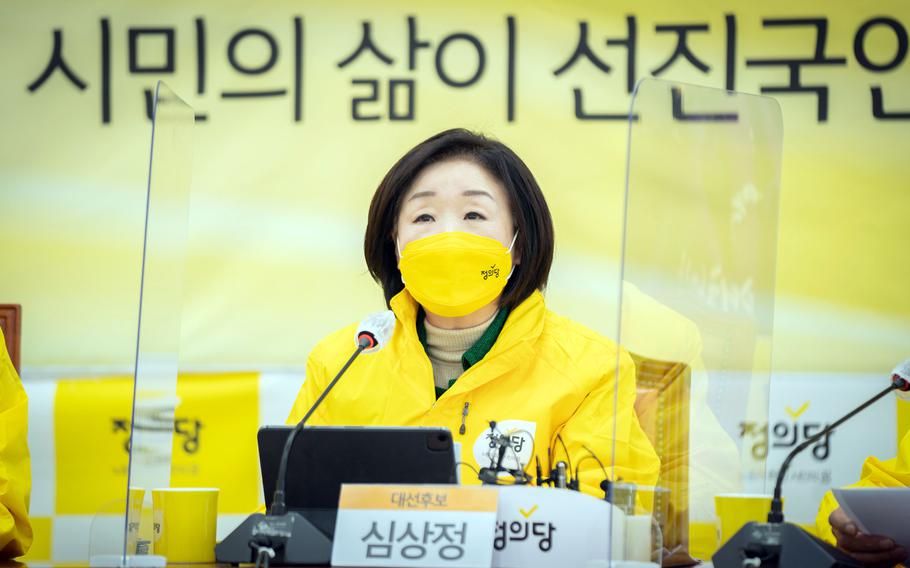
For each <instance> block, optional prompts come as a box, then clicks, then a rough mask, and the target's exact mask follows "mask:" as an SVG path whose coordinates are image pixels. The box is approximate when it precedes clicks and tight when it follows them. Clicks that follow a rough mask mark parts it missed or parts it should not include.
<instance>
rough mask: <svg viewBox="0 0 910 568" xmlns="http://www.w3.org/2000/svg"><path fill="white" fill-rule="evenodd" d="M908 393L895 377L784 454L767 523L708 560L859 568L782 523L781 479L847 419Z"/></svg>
mask: <svg viewBox="0 0 910 568" xmlns="http://www.w3.org/2000/svg"><path fill="white" fill-rule="evenodd" d="M895 390H902V391H907V390H910V382H908V381H907V380H906V379H904V378H903V377H901V376H899V375H897V374H895V375H893V376H892V377H891V384H890V385H889V386H888V388H886V389H884V390H883V391H881V392H880V393H878V394H876V395H875V396H873V397H872V398H870V399H869V400H867V401H866V402H864V403H862V404H861V405H859V406H858V407H856V408H855V409H853V410H852V411H850V412H849V413H847V414H846V415H845V416H844V417H842V418H840V419H839V420H837V421H836V422H834V423H832V424H830V425H828V427H827V428H824V429H823V430H822V431H821V432H818V433H817V434H815V435H814V436H811V437H810V438H808V439H806V440H805V441H804V442H803V443H801V444H799V445H798V446H796V447H795V448H793V450H792V451H791V452H790V453H789V454H788V455H787V457H786V459H784V461H783V463H782V464H781V467H780V472H778V474H777V482H776V483H775V484H774V496H773V498H772V499H771V510H770V511H769V512H768V522H766V523H755V522H751V523H746V524H745V525H744V526H743V527H742V528H741V529H740V530H739V531H737V533H736V534H734V535H733V536H732V537H730V540H728V541H727V542H726V543H724V544H723V546H721V547H720V549H718V551H717V552H716V553H714V556H713V557H712V558H711V560H712V562H713V563H714V566H715V567H716V568H742V567H743V566H754V567H761V566H765V567H775V568H802V567H812V568H814V567H819V568H862V566H863V564H862V563H860V562H858V561H857V560H854V559H853V557H851V556H850V555H848V554H847V553H845V552H843V551H841V550H838V549H837V548H835V547H833V546H831V545H830V544H828V543H827V542H824V541H823V540H821V539H819V538H816V537H814V536H812V535H810V534H809V533H807V532H806V531H804V530H803V529H801V528H800V527H799V526H797V525H795V524H793V523H787V522H784V513H783V500H782V499H781V487H782V485H783V483H784V476H785V475H786V473H787V470H788V469H789V467H790V462H792V461H793V458H795V457H796V456H797V455H799V453H800V452H802V451H804V450H805V449H806V448H808V447H809V446H811V445H812V444H814V443H815V442H817V441H819V440H820V439H822V438H823V437H824V436H826V435H828V434H830V433H831V432H833V431H834V429H835V428H837V427H838V426H840V425H841V424H843V423H844V422H846V421H847V420H850V419H851V418H853V417H854V416H856V415H857V414H859V413H860V412H862V411H863V410H865V409H866V408H868V407H869V406H870V405H872V404H873V403H875V402H877V401H878V400H880V399H881V398H882V397H884V396H886V395H888V394H889V393H891V391H895Z"/></svg>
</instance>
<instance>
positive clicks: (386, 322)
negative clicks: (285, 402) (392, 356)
mask: <svg viewBox="0 0 910 568" xmlns="http://www.w3.org/2000/svg"><path fill="white" fill-rule="evenodd" d="M394 331H395V314H393V313H392V311H391V310H386V311H384V312H377V313H375V314H370V315H368V316H367V317H366V318H364V319H363V321H361V322H360V325H358V326H357V333H355V334H354V343H355V345H356V346H357V348H356V349H355V350H354V353H353V354H352V355H351V356H350V358H348V360H347V362H346V363H345V364H344V366H343V367H341V370H340V371H338V374H337V375H335V378H334V379H332V382H330V383H329V384H328V386H327V387H325V389H324V390H323V391H322V394H320V395H319V398H317V399H316V402H314V403H313V406H311V407H310V409H309V410H308V411H307V413H306V414H305V415H304V416H303V418H302V419H301V420H300V422H298V423H297V426H295V427H294V429H293V430H291V433H290V435H289V436H288V439H287V441H286V442H285V444H284V450H283V451H282V452H281V461H280V462H279V465H278V481H277V483H276V487H275V493H274V495H273V496H272V507H271V508H270V509H269V514H270V515H284V514H285V513H287V506H286V505H285V494H284V488H285V485H287V468H288V459H290V456H291V448H293V446H294V440H296V439H297V435H298V434H300V432H301V431H302V430H303V426H304V425H305V424H306V422H307V420H309V419H310V416H312V415H313V413H314V412H316V409H317V408H319V405H320V404H322V401H323V400H325V397H326V396H328V394H329V392H331V390H332V388H333V387H334V386H335V385H336V384H337V383H338V380H339V379H341V376H342V375H344V373H345V371H347V370H348V367H350V366H351V363H353V362H354V359H356V358H357V357H358V356H359V355H360V354H361V353H375V352H376V351H379V350H380V349H382V348H383V347H385V344H386V342H388V340H389V339H391V338H392V333H393V332H394Z"/></svg>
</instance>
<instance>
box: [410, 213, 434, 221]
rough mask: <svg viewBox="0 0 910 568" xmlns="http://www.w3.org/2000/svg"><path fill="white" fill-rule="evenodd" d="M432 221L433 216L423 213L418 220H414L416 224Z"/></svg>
mask: <svg viewBox="0 0 910 568" xmlns="http://www.w3.org/2000/svg"><path fill="white" fill-rule="evenodd" d="M432 220H433V216H432V215H430V214H429V213H423V214H421V215H418V216H417V218H416V219H414V222H415V223H429V222H430V221H432Z"/></svg>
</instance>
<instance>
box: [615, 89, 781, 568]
mask: <svg viewBox="0 0 910 568" xmlns="http://www.w3.org/2000/svg"><path fill="white" fill-rule="evenodd" d="M781 144H782V125H781V114H780V109H779V107H778V105H777V102H776V101H775V100H774V99H770V98H766V97H759V96H753V95H746V94H742V93H734V92H729V91H723V90H717V89H711V88H705V87H699V86H694V85H685V84H677V83H669V82H665V81H659V80H655V79H646V80H643V81H641V82H640V83H639V84H638V86H637V88H636V90H635V93H634V95H633V102H632V106H631V113H630V124H629V149H628V152H629V154H628V166H627V168H628V169H627V176H628V177H627V182H626V183H627V186H626V215H625V229H624V240H623V256H622V286H621V292H620V306H621V317H620V318H619V329H618V334H617V337H618V338H619V343H620V345H621V346H622V348H623V350H622V353H623V355H621V356H620V357H619V358H618V363H617V365H618V367H617V376H619V377H620V380H619V381H617V383H616V384H617V390H616V398H615V400H616V404H617V405H618V406H617V408H618V411H617V412H616V413H615V416H616V424H615V426H614V428H615V430H614V431H615V432H617V434H616V437H615V440H616V442H615V444H616V446H615V451H614V461H613V464H612V467H613V475H612V476H611V477H612V478H613V479H614V480H615V481H616V482H617V483H616V486H615V488H614V492H615V493H616V497H617V499H616V500H615V501H614V502H621V501H622V499H623V498H625V499H626V500H627V501H629V502H631V503H634V504H633V505H630V506H629V507H628V508H629V511H628V513H629V514H630V515H634V516H636V517H639V519H638V520H637V521H634V522H639V523H641V522H646V521H647V518H646V517H647V516H650V517H651V519H650V522H651V524H652V527H653V530H652V534H653V538H652V555H651V556H652V558H651V560H652V561H662V562H663V563H664V564H665V565H675V564H677V563H678V562H680V561H685V560H686V559H687V557H688V556H692V557H700V558H702V559H706V558H707V557H708V556H709V555H710V554H711V553H712V552H713V548H714V547H715V546H716V544H717V543H716V540H715V538H716V537H715V534H716V532H715V521H716V519H715V512H714V511H715V505H714V497H715V496H716V495H719V494H729V493H764V492H765V491H766V489H765V487H764V468H765V457H766V455H767V438H766V433H765V432H764V431H763V428H764V425H765V424H766V423H767V412H768V396H769V385H770V382H769V381H770V364H771V352H770V347H771V334H772V316H773V308H774V274H775V262H776V253H777V220H778V195H779V184H780V157H781ZM625 353H628V355H629V356H630V357H628V356H626V355H625ZM630 358H631V360H630ZM632 362H634V364H635V365H634V371H633V366H632V364H631V363H632ZM633 373H634V376H635V378H636V385H637V388H636V392H635V393H634V395H633V393H632V389H631V388H630V387H629V384H628V380H630V379H631V378H632V376H633ZM633 402H634V414H633V413H632V410H631V409H630V408H629V406H630V405H631V404H632V403H633ZM633 416H634V417H635V418H637V421H638V425H635V424H634V421H632V420H630V418H631V417H633ZM638 426H640V427H641V428H642V429H643V430H644V433H645V434H646V436H647V439H648V440H649V441H650V445H651V447H652V448H653V451H654V453H656V454H657V457H659V459H660V462H659V467H658V465H657V462H656V461H655V460H654V459H653V454H651V456H650V457H649V455H648V454H649V452H650V448H644V449H642V448H641V447H635V446H634V445H633V446H630V444H629V443H627V442H628V440H629V439H634V432H632V431H633V430H634V429H635V428H637V427H638ZM630 432H632V433H630ZM629 495H634V497H631V498H630V497H629ZM633 508H634V511H632V510H631V509H633ZM629 521H630V519H627V522H629ZM633 524H634V523H633ZM627 526H631V524H630V525H627Z"/></svg>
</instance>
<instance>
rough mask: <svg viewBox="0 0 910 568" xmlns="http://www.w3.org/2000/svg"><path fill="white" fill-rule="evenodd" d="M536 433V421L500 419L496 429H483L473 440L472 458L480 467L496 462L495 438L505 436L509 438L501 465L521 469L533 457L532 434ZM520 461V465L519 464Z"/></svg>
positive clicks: (497, 450)
mask: <svg viewBox="0 0 910 568" xmlns="http://www.w3.org/2000/svg"><path fill="white" fill-rule="evenodd" d="M536 434H537V423H536V422H529V421H527V420H502V421H498V422H496V430H495V431H491V430H490V429H489V428H487V429H485V430H484V431H483V432H482V433H481V434H480V436H478V437H477V440H476V441H475V442H474V459H475V460H477V463H478V464H479V465H480V466H482V467H489V466H490V464H491V462H492V464H493V465H495V464H496V460H497V458H498V457H499V445H498V444H497V441H496V440H497V438H498V437H500V436H505V437H506V438H508V440H509V448H506V454H505V457H504V458H503V460H502V465H503V467H505V468H507V469H523V468H526V467H527V466H528V464H529V463H530V462H531V460H532V459H533V457H534V436H536ZM519 462H520V465H519Z"/></svg>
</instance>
